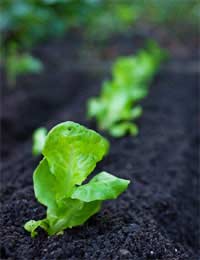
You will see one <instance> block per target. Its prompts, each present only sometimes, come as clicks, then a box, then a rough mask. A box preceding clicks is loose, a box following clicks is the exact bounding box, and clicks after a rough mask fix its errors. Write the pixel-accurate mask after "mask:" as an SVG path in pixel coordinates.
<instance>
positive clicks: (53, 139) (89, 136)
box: [24, 121, 129, 237]
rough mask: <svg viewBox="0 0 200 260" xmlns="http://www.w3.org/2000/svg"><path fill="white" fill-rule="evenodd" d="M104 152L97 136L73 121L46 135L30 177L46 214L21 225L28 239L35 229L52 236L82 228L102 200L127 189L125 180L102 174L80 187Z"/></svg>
mask: <svg viewBox="0 0 200 260" xmlns="http://www.w3.org/2000/svg"><path fill="white" fill-rule="evenodd" d="M108 149H109V143H108V141H107V140H106V139H104V138H103V137H102V136H101V135H99V134H98V133H96V132H95V131H93V130H90V129H87V128H85V127H83V126H81V125H79V124H77V123H74V122H70V121H68V122H64V123H61V124H59V125H57V126H55V127H54V128H53V129H52V130H51V131H50V132H49V133H48V135H47V137H46V140H45V145H44V148H43V150H42V153H43V155H44V158H43V159H42V161H41V162H40V164H39V166H38V167H37V168H36V170H35V172H34V174H33V182H34V191H35V196H36V198H37V200H38V201H39V202H40V203H41V204H43V205H44V206H46V207H47V214H46V218H44V219H42V220H37V221H35V220H30V221H28V222H27V223H26V224H25V226H24V228H25V229H26V230H27V231H29V232H31V236H32V237H34V236H36V235H37V231H36V229H37V228H38V227H40V228H42V229H44V230H45V231H46V232H47V233H48V234H49V235H54V234H58V233H61V232H62V231H63V230H64V229H66V228H72V227H74V226H79V225H82V224H83V223H84V222H85V221H86V220H87V219H89V218H90V217H91V216H92V215H94V214H95V213H97V212H98V211H99V210H100V208H101V204H102V201H104V200H107V199H115V198H117V197H118V196H119V194H121V193H122V192H123V191H125V190H126V189H127V187H128V184H129V181H128V180H125V179H120V178H117V177H115V176H113V175H111V174H109V173H107V172H104V171H103V172H100V173H99V174H97V175H96V176H95V177H93V178H92V179H91V180H90V181H89V182H88V183H86V184H83V185H82V183H83V181H85V180H86V178H87V177H88V175H90V174H91V172H92V171H93V170H94V169H95V167H96V163H97V162H99V161H100V160H102V158H103V156H104V155H105V154H106V153H107V152H108Z"/></svg>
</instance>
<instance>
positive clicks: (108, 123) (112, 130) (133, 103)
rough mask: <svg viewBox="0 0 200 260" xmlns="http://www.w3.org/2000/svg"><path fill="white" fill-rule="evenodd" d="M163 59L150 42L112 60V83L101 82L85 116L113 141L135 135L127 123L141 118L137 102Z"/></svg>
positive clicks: (134, 128)
mask: <svg viewBox="0 0 200 260" xmlns="http://www.w3.org/2000/svg"><path fill="white" fill-rule="evenodd" d="M165 57H166V53H165V52H164V51H163V50H161V49H160V48H159V47H158V45H157V44H156V43H155V42H152V41H151V42H149V43H148V45H147V48H146V49H144V50H140V51H139V53H138V54H137V55H136V56H129V57H120V58H118V59H117V60H116V62H115V63H114V64H113V69H112V80H107V81H105V82H104V83H103V86H102V89H101V93H100V95H99V96H98V97H95V98H91V99H90V100H89V102H88V116H89V118H95V119H96V121H97V125H98V128H99V129H101V130H106V131H108V132H109V134H110V135H112V136H114V137H121V136H124V135H125V134H126V133H130V134H131V135H137V133H138V128H137V125H136V124H135V123H133V122H132V121H131V120H134V119H136V118H138V117H140V116H141V114H142V107H141V105H140V104H139V102H140V101H141V100H142V99H143V98H145V97H146V96H147V94H148V92H149V86H150V82H151V80H152V79H153V76H154V75H155V73H156V72H157V70H158V68H159V65H160V62H161V61H162V60H163V59H164V58H165Z"/></svg>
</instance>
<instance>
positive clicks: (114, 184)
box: [72, 172, 130, 202]
mask: <svg viewBox="0 0 200 260" xmlns="http://www.w3.org/2000/svg"><path fill="white" fill-rule="evenodd" d="M129 183H130V181H128V180H125V179H120V178H117V177H115V176H113V175H111V174H109V173H107V172H101V173H99V174H97V175H96V176H95V177H94V178H93V179H92V180H91V181H90V182H89V183H88V184H85V185H81V186H79V187H77V188H75V190H74V192H73V194H72V198H73V199H80V200H82V201H85V202H91V201H95V200H100V201H101V200H108V199H116V198H117V197H118V196H119V195H120V194H121V193H122V192H123V191H125V190H126V189H127V187H128V184H129Z"/></svg>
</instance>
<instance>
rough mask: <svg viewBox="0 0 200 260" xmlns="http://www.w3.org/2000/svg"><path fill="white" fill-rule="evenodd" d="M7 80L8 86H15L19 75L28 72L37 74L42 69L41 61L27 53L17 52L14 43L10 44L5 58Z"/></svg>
mask: <svg viewBox="0 0 200 260" xmlns="http://www.w3.org/2000/svg"><path fill="white" fill-rule="evenodd" d="M5 67H6V73H7V80H8V83H9V85H10V86H15V84H16V78H17V76H19V75H24V74H28V73H34V74H38V73H40V72H41V71H42V70H43V64H42V62H41V61H40V60H39V59H37V58H35V57H33V56H32V55H30V54H28V53H21V54H19V53H18V52H17V49H16V46H15V44H12V45H11V47H10V49H9V52H8V54H7V57H6V59H5Z"/></svg>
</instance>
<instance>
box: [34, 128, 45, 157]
mask: <svg viewBox="0 0 200 260" xmlns="http://www.w3.org/2000/svg"><path fill="white" fill-rule="evenodd" d="M46 136H47V129H46V128H44V127H40V128H38V129H36V130H35V131H34V133H33V147H32V153H33V155H35V156H37V155H40V154H41V153H42V149H43V147H44V144H45V140H46Z"/></svg>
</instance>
